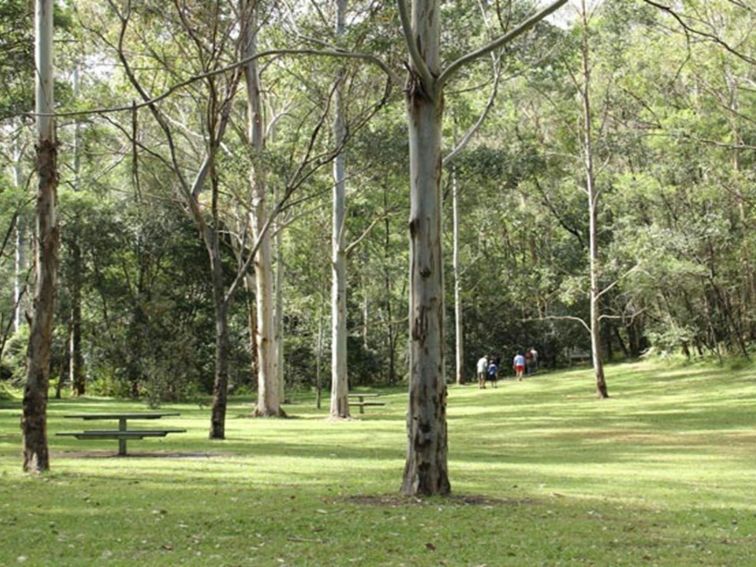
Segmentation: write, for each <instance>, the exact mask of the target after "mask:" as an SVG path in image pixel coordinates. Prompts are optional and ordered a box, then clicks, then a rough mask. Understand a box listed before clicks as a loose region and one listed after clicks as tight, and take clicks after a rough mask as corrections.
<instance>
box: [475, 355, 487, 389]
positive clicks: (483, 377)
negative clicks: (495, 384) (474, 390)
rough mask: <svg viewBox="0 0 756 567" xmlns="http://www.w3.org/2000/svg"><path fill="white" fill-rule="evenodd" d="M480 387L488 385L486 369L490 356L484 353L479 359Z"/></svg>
mask: <svg viewBox="0 0 756 567" xmlns="http://www.w3.org/2000/svg"><path fill="white" fill-rule="evenodd" d="M477 370H478V388H485V387H486V371H487V370H488V358H487V357H486V356H485V355H483V356H481V357H480V359H479V360H478V368H477Z"/></svg>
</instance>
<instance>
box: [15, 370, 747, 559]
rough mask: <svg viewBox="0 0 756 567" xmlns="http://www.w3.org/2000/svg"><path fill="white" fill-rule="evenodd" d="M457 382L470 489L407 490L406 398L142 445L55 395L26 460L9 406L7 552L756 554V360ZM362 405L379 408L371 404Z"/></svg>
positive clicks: (28, 555) (117, 555)
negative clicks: (36, 460)
mask: <svg viewBox="0 0 756 567" xmlns="http://www.w3.org/2000/svg"><path fill="white" fill-rule="evenodd" d="M607 381H608V385H609V391H610V394H611V395H612V398H611V399H609V400H605V401H599V400H597V399H596V398H595V397H594V395H593V385H592V376H591V372H590V370H587V369H580V370H574V371H570V372H560V373H549V374H541V375H538V376H536V377H534V378H533V379H530V380H526V381H524V382H512V381H504V382H500V384H499V388H498V389H495V390H494V389H490V388H489V389H486V390H479V389H478V388H477V387H476V386H464V387H456V386H452V387H451V388H450V390H449V407H448V418H449V438H450V441H449V458H450V462H449V466H450V475H451V482H452V490H453V492H454V497H452V498H448V499H440V498H439V499H435V498H434V499H429V500H425V501H415V500H412V499H403V498H400V497H398V489H399V485H400V482H401V475H402V469H403V465H404V451H405V444H406V442H405V420H404V416H405V405H406V394H405V393H404V391H399V390H393V391H391V392H386V393H385V395H384V397H383V398H382V399H384V400H385V401H387V406H385V407H375V408H366V414H365V415H364V416H359V417H360V419H357V420H353V421H349V422H343V423H331V422H328V421H326V420H325V419H324V416H325V413H326V412H325V410H320V411H318V410H315V409H314V404H313V402H312V399H309V398H303V397H301V396H300V399H298V400H296V403H293V404H291V405H289V406H286V411H287V412H288V413H289V414H291V415H292V416H294V418H292V419H287V420H274V419H256V420H253V419H249V418H248V417H247V416H248V415H249V413H250V409H251V402H250V401H249V400H233V401H232V404H231V406H230V408H229V412H228V418H227V424H226V434H227V437H228V439H227V440H226V441H213V442H211V441H208V440H207V431H208V428H209V409H208V408H207V407H202V408H200V407H198V406H197V405H196V404H194V405H192V404H175V405H170V406H165V407H164V408H162V409H164V410H175V411H180V412H181V417H173V418H166V419H163V420H161V421H159V422H144V425H145V427H152V426H154V425H155V424H159V425H160V426H168V427H181V428H186V429H187V430H188V433H186V434H176V435H172V436H169V437H167V438H165V439H145V440H143V441H132V442H130V443H129V451H130V452H131V453H133V454H132V455H130V456H128V457H125V458H117V457H114V456H113V455H114V453H115V451H116V448H117V442H116V441H114V440H98V441H78V440H75V439H72V438H68V437H65V438H64V437H55V435H54V433H55V432H56V431H75V430H77V429H79V428H81V427H82V426H84V428H92V427H95V426H96V424H101V422H86V423H85V422H81V421H77V420H64V419H63V418H62V416H63V415H65V414H68V413H81V412H95V411H118V410H125V409H129V410H145V409H146V408H145V407H144V406H142V405H140V404H134V403H131V402H122V401H114V400H103V399H80V400H73V399H66V400H60V401H56V400H52V401H51V403H50V408H49V430H50V438H49V440H50V450H51V452H52V455H51V460H52V471H51V472H50V473H49V474H47V475H44V476H42V477H40V478H36V477H29V476H26V475H24V474H22V473H21V470H20V469H21V458H20V446H21V437H20V431H19V425H18V424H19V420H18V416H19V414H20V404H19V403H18V402H16V403H9V402H0V404H2V405H0V565H3V566H6V565H20V564H24V565H35V566H36V565H54V566H60V565H76V566H80V565H142V566H152V565H212V566H226V565H227V566H232V565H256V566H257V565H261V566H266V565H271V566H274V565H275V566H281V565H324V566H325V565H327V566H331V565H361V566H362V565H396V566H399V565H407V566H412V567H414V566H422V565H470V566H482V565H487V566H500V565H502V566H503V565H512V566H530V565H549V566H552V565H596V566H615V565H681V566H689V565H723V566H725V565H726V566H734V565H743V566H754V565H756V371H755V370H754V367H753V366H750V367H747V368H742V369H739V370H725V369H715V368H713V367H711V366H688V367H672V366H664V365H659V364H657V365H652V364H650V363H642V364H628V365H622V366H610V367H608V368H607ZM358 415H359V414H358Z"/></svg>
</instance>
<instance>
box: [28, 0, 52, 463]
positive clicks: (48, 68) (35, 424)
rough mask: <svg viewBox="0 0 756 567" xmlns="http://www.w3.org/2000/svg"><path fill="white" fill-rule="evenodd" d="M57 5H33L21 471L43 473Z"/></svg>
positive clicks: (44, 1)
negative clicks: (31, 277) (32, 165)
mask: <svg viewBox="0 0 756 567" xmlns="http://www.w3.org/2000/svg"><path fill="white" fill-rule="evenodd" d="M53 4H54V0H37V2H36V5H35V32H36V33H35V62H36V67H37V73H36V75H35V76H36V104H35V110H36V113H37V178H38V180H39V182H38V186H37V204H36V218H37V247H36V255H35V267H36V284H35V289H34V304H33V315H32V321H31V328H30V331H29V347H28V350H27V374H26V385H25V387H24V399H23V414H22V417H21V429H22V432H23V469H24V470H25V471H28V472H43V471H46V470H48V469H49V468H50V458H49V452H48V448H47V390H48V385H49V381H50V350H51V345H52V331H53V313H54V303H55V290H56V284H57V275H58V241H59V233H58V220H57V215H56V204H57V203H56V201H57V186H58V167H57V142H56V140H55V119H54V117H53V116H51V114H52V112H54V108H55V104H54V100H53V82H54V76H53Z"/></svg>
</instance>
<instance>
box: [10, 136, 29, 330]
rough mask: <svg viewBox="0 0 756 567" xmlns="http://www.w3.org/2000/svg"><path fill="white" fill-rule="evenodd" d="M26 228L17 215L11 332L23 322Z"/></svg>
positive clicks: (16, 164)
mask: <svg viewBox="0 0 756 567" xmlns="http://www.w3.org/2000/svg"><path fill="white" fill-rule="evenodd" d="M20 137H21V134H20V133H19V136H18V137H17V138H16V140H15V142H14V144H15V148H14V152H13V185H14V186H15V187H16V188H17V189H22V188H23V186H24V182H23V171H22V169H21V160H22V159H23V154H22V152H21V141H20ZM25 231H26V226H25V222H24V215H23V214H19V215H18V219H17V220H16V254H15V264H14V270H13V306H14V307H13V330H14V331H15V332H18V330H19V328H20V327H21V322H22V320H23V317H22V314H23V305H22V300H21V298H22V296H23V293H24V287H25V286H26V283H25V275H26V234H25Z"/></svg>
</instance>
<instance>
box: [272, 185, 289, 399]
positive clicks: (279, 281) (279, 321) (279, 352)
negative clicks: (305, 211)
mask: <svg viewBox="0 0 756 567" xmlns="http://www.w3.org/2000/svg"><path fill="white" fill-rule="evenodd" d="M273 199H274V201H276V202H278V191H275V192H274V195H273ZM279 218H280V217H279ZM281 224H282V223H280V222H276V237H275V245H276V281H275V288H276V310H275V314H276V316H275V323H274V324H275V329H276V331H275V333H276V382H277V383H278V399H279V400H280V401H281V403H283V402H284V401H285V400H286V382H285V380H284V326H283V311H284V301H283V286H284V274H285V272H284V269H285V267H286V266H285V265H284V259H283V236H282V235H283V231H282V230H281V229H282V227H281Z"/></svg>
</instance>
